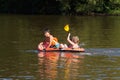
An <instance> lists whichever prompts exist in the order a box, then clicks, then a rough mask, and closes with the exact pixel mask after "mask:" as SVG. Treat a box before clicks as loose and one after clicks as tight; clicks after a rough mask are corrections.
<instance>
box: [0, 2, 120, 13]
mask: <svg viewBox="0 0 120 80" xmlns="http://www.w3.org/2000/svg"><path fill="white" fill-rule="evenodd" d="M119 10H120V0H0V12H1V13H23V14H64V15H79V14H91V13H106V14H109V13H110V14H116V13H117V14H120V11H119Z"/></svg>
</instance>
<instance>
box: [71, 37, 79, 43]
mask: <svg viewBox="0 0 120 80" xmlns="http://www.w3.org/2000/svg"><path fill="white" fill-rule="evenodd" d="M72 41H73V42H74V43H77V44H78V43H79V38H78V36H73V37H72Z"/></svg>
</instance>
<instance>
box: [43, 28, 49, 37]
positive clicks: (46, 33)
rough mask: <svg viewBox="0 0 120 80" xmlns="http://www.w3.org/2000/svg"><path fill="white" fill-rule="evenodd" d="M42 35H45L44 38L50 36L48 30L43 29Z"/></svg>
mask: <svg viewBox="0 0 120 80" xmlns="http://www.w3.org/2000/svg"><path fill="white" fill-rule="evenodd" d="M44 35H45V37H49V36H50V30H49V29H45V30H44Z"/></svg>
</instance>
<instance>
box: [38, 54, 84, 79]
mask: <svg viewBox="0 0 120 80" xmlns="http://www.w3.org/2000/svg"><path fill="white" fill-rule="evenodd" d="M82 59H84V56H79V55H76V54H72V53H60V52H46V53H44V52H40V53H39V54H38V60H39V72H40V77H41V79H52V80H54V79H58V80H61V79H66V80H69V79H71V78H73V77H72V76H76V75H78V74H79V70H77V69H78V68H80V64H82V63H83V60H82ZM70 75H72V76H70Z"/></svg>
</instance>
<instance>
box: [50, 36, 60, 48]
mask: <svg viewBox="0 0 120 80" xmlns="http://www.w3.org/2000/svg"><path fill="white" fill-rule="evenodd" d="M56 43H58V39H57V38H56V37H53V41H52V43H51V46H54V45H55V44H56Z"/></svg>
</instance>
